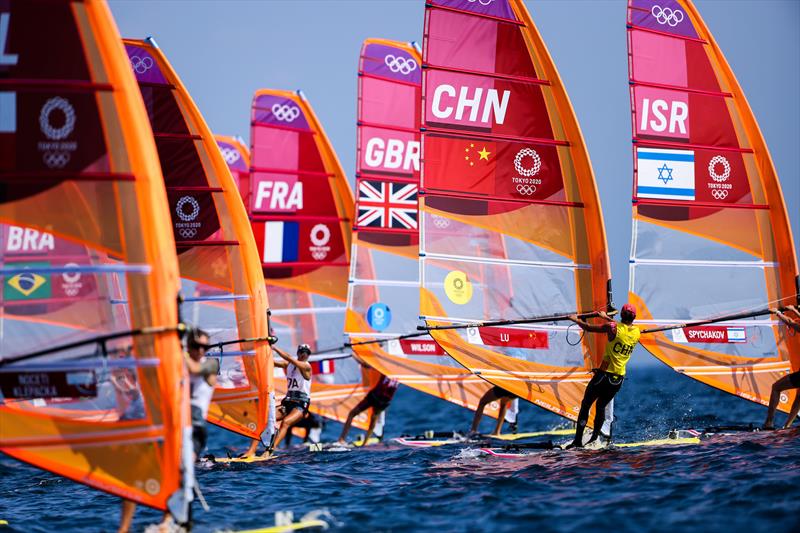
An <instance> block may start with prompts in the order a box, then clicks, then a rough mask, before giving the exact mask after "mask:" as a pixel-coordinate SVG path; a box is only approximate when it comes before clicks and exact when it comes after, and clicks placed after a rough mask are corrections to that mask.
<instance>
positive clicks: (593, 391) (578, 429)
mask: <svg viewBox="0 0 800 533" xmlns="http://www.w3.org/2000/svg"><path fill="white" fill-rule="evenodd" d="M602 379H603V374H601V373H600V372H598V373H596V374H595V375H594V376H593V377H592V379H591V381H589V385H588V386H587V387H586V392H585V393H584V395H583V401H582V402H581V410H580V411H579V412H578V421H577V422H576V423H575V438H574V439H573V441H572V444H571V446H575V447H577V446H583V432H584V431H586V424H588V423H589V410H590V409H591V408H592V404H593V403H594V402H595V400H597V394H598V392H599V391H598V383H599V382H600V381H601V380H602Z"/></svg>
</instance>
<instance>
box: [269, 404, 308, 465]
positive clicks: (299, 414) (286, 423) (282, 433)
mask: <svg viewBox="0 0 800 533" xmlns="http://www.w3.org/2000/svg"><path fill="white" fill-rule="evenodd" d="M303 414H304V413H303V410H302V409H300V408H297V407H295V408H294V409H292V410H291V412H290V413H289V414H287V415H286V416H285V417H283V419H282V421H281V427H280V429H279V430H278V433H276V435H275V438H274V439H273V440H272V442H270V444H269V449H268V450H267V451H268V452H269V453H270V454H272V450H274V449H275V448H277V447H278V446H279V445H280V443H281V441H283V439H284V438H285V437H286V434H287V433H288V432H289V430H291V429H292V426H293V425H295V424H296V423H298V422H299V421H300V419H302V418H303Z"/></svg>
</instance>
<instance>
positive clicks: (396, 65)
mask: <svg viewBox="0 0 800 533" xmlns="http://www.w3.org/2000/svg"><path fill="white" fill-rule="evenodd" d="M383 62H384V63H386V66H387V67H389V70H391V71H392V72H399V73H400V74H402V75H403V76H408V75H409V74H411V73H412V72H414V71H415V70H417V62H416V61H414V60H413V59H411V58H407V57H403V56H394V55H392V54H389V55H387V56H386V57H384V58H383Z"/></svg>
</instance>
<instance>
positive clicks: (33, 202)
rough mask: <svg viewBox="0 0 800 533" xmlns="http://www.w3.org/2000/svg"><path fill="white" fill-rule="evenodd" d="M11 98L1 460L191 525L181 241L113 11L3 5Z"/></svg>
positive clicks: (3, 145) (2, 136)
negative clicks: (5, 458) (177, 244)
mask: <svg viewBox="0 0 800 533" xmlns="http://www.w3.org/2000/svg"><path fill="white" fill-rule="evenodd" d="M45 13H46V16H43V14H45ZM32 28H36V31H35V32H32V31H31V29H32ZM0 87H2V89H1V92H0V105H2V108H3V113H0V154H2V157H0V281H1V282H2V296H1V297H0V451H2V452H3V453H5V454H7V455H9V456H11V457H14V458H16V459H19V460H21V461H24V462H26V463H29V464H31V465H34V466H36V467H39V468H42V469H45V470H49V471H51V472H54V473H56V474H59V475H62V476H65V477H68V478H70V479H72V480H75V481H78V482H80V483H84V484H86V485H89V486H91V487H93V488H96V489H99V490H103V491H106V492H109V493H111V494H114V495H117V496H120V497H123V498H127V499H130V500H133V501H136V502H140V503H143V504H145V505H149V506H152V507H156V508H158V509H162V510H166V509H167V508H170V510H171V511H172V512H173V514H174V515H175V517H176V518H177V519H178V520H180V521H186V519H187V518H188V516H187V506H186V504H187V501H188V498H186V493H185V489H188V490H191V487H190V486H188V485H184V488H183V489H182V488H181V486H182V477H181V471H182V469H183V473H184V475H186V476H188V477H192V475H193V470H192V468H193V466H192V463H191V461H189V462H188V463H185V464H184V466H183V467H182V466H181V462H182V453H183V452H184V451H185V450H189V453H191V451H190V450H191V447H190V446H189V447H188V448H184V447H183V443H184V437H190V436H191V426H190V425H189V413H188V390H187V384H188V378H187V376H186V372H185V368H184V363H183V356H182V354H181V347H180V343H179V340H178V335H177V334H176V331H177V327H178V314H177V305H176V298H177V295H178V291H179V281H178V265H177V258H176V255H175V250H174V246H175V245H174V241H173V238H172V234H171V232H170V231H168V230H166V229H165V228H168V227H169V214H168V207H167V198H166V194H165V191H164V186H163V182H162V177H161V171H160V168H159V164H158V154H157V152H156V146H155V143H154V142H153V136H152V133H151V130H150V125H149V123H148V121H147V114H146V112H145V108H144V105H143V103H142V99H141V97H140V96H139V94H138V91H137V89H136V81H135V79H134V77H133V75H132V73H131V70H130V63H129V62H128V58H127V56H126V55H125V50H124V48H123V46H122V42H121V40H120V37H119V34H118V32H117V28H116V25H115V23H114V20H113V19H112V17H111V13H110V11H109V9H108V7H107V6H106V5H105V3H104V2H100V1H94V0H86V1H82V2H50V1H12V2H10V3H9V2H4V3H3V4H2V6H0ZM6 106H8V107H6ZM9 109H11V110H12V112H11V113H7V112H6V111H8V110H9ZM37 352H38V353H37ZM183 457H185V455H183ZM189 494H191V493H189Z"/></svg>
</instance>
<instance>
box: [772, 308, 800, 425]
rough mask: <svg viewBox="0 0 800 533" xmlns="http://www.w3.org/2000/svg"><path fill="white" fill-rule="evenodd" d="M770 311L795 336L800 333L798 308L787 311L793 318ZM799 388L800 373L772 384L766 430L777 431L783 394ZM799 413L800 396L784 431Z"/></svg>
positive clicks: (795, 402)
mask: <svg viewBox="0 0 800 533" xmlns="http://www.w3.org/2000/svg"><path fill="white" fill-rule="evenodd" d="M770 311H771V312H772V313H773V314H774V315H775V316H777V317H778V320H780V321H781V322H783V323H784V324H786V327H788V328H789V329H790V330H793V331H794V332H795V333H794V334H797V333H800V310H798V309H797V307H796V306H794V305H790V306H789V307H787V308H786V311H788V312H790V313H792V315H793V316H789V315H786V314H785V313H783V312H781V311H780V310H778V309H770ZM797 388H800V371H797V372H792V373H791V374H788V375H786V376H783V377H782V378H780V379H779V380H777V381H776V382H775V383H773V384H772V394H770V397H769V410H768V411H767V420H766V421H765V422H764V429H775V411H776V410H777V408H778V401H779V400H780V397H781V393H782V392H783V391H785V390H789V389H797ZM798 411H800V394H797V395H796V396H795V398H794V403H793V404H792V408H791V409H790V410H789V418H788V419H787V420H786V424H784V426H783V427H784V429H785V428H788V427H790V426H791V425H792V422H794V419H795V418H797V413H798Z"/></svg>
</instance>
